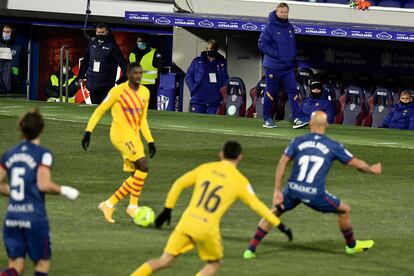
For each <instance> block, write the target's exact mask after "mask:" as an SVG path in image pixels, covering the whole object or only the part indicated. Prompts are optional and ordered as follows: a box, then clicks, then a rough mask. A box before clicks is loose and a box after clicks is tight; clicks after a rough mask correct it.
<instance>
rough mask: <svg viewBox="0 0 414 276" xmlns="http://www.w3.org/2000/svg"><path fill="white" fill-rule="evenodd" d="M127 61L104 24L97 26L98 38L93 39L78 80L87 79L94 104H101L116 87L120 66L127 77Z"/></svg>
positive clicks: (87, 85)
mask: <svg viewBox="0 0 414 276" xmlns="http://www.w3.org/2000/svg"><path fill="white" fill-rule="evenodd" d="M126 64H127V62H126V60H125V58H124V56H123V55H122V53H121V50H120V49H119V46H118V45H117V44H116V42H115V40H114V39H113V37H112V36H111V35H110V34H109V31H108V27H107V25H106V24H104V23H99V24H98V25H97V26H96V36H95V37H93V38H92V39H91V40H90V42H89V44H88V48H87V50H86V53H85V56H84V58H83V60H82V62H81V66H80V69H79V76H78V79H79V81H80V82H82V81H84V80H85V78H86V79H87V82H86V87H87V88H88V90H89V91H90V94H91V101H92V103H93V104H100V103H101V102H102V101H103V100H104V99H105V97H106V95H107V94H108V92H109V90H110V89H111V88H112V87H113V86H114V84H115V81H116V72H117V68H118V66H120V67H121V70H122V73H123V75H124V76H125V75H126Z"/></svg>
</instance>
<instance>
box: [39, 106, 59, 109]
mask: <svg viewBox="0 0 414 276" xmlns="http://www.w3.org/2000/svg"><path fill="white" fill-rule="evenodd" d="M41 108H42V109H43V108H49V109H52V108H61V106H42V107H41Z"/></svg>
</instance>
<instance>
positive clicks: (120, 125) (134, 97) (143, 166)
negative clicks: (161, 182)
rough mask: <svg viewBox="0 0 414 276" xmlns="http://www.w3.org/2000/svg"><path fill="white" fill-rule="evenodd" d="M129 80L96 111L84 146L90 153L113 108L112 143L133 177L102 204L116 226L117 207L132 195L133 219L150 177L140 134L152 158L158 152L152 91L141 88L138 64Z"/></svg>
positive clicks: (130, 70) (129, 69)
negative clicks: (151, 119)
mask: <svg viewBox="0 0 414 276" xmlns="http://www.w3.org/2000/svg"><path fill="white" fill-rule="evenodd" d="M127 77H128V81H127V82H124V83H122V84H120V85H118V86H115V87H114V88H112V89H111V91H109V93H108V96H107V97H106V98H105V100H104V101H103V102H102V103H101V104H100V105H99V106H98V107H97V108H96V109H95V111H94V113H93V114H92V117H91V118H90V120H89V123H88V126H87V127H86V131H85V135H84V137H83V139H82V147H83V148H84V149H85V150H87V148H88V147H89V143H90V139H91V133H92V131H93V129H94V128H95V126H96V125H97V124H98V122H99V120H100V119H101V118H102V116H103V115H104V113H105V112H106V111H107V110H108V109H111V113H112V125H111V131H110V138H111V142H112V144H113V145H114V147H115V148H116V149H117V150H119V152H120V153H121V155H122V158H123V160H124V168H123V169H124V171H125V172H128V173H131V176H130V177H128V178H127V179H126V180H125V181H124V182H123V184H122V185H121V187H120V188H119V189H118V190H117V191H116V192H115V193H114V194H113V195H112V196H111V197H110V198H108V199H107V200H106V201H103V202H101V203H100V204H99V209H101V211H102V212H103V213H104V216H105V219H106V220H107V221H108V222H109V223H115V221H114V219H113V218H112V215H113V212H114V210H115V208H114V206H115V205H116V204H117V203H118V202H119V201H120V200H121V199H123V198H124V197H125V196H126V195H128V194H130V202H129V205H128V208H127V210H126V211H127V214H128V215H129V216H131V217H133V215H134V212H135V210H136V209H137V208H138V198H139V195H140V194H141V190H142V188H143V187H144V181H145V179H146V178H147V175H148V165H147V159H146V158H145V152H144V146H143V144H142V142H141V138H140V134H142V136H144V138H145V140H146V141H147V143H148V147H149V153H150V158H152V157H153V156H154V155H155V152H156V148H155V145H154V138H152V135H151V132H150V129H149V126H148V121H147V112H148V103H149V90H148V89H147V88H146V87H145V86H143V85H140V81H141V78H142V68H141V66H140V65H139V64H138V63H135V62H134V63H130V64H129V65H128V67H127Z"/></svg>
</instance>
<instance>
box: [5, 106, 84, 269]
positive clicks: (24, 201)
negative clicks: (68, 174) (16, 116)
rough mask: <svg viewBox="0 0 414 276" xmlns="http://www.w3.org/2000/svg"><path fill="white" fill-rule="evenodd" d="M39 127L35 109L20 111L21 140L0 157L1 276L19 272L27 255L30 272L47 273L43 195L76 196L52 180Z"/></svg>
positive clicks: (41, 124)
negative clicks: (1, 199)
mask: <svg viewBox="0 0 414 276" xmlns="http://www.w3.org/2000/svg"><path fill="white" fill-rule="evenodd" d="M43 127H44V122H43V119H42V116H41V115H40V113H39V111H38V110H37V109H36V110H34V111H32V112H27V113H26V114H24V115H23V116H22V117H21V119H20V121H19V129H20V132H21V134H22V138H23V141H21V142H20V143H19V144H17V145H16V146H14V147H13V148H11V149H10V150H8V151H6V152H5V153H4V155H3V156H2V157H1V160H0V193H1V194H3V195H5V196H8V197H9V205H8V206H7V213H6V217H5V219H4V227H3V239H4V244H5V246H6V251H7V255H8V257H9V260H8V268H7V269H5V270H3V271H0V275H1V276H9V275H13V276H16V275H21V274H22V273H23V270H24V261H25V257H26V255H27V254H28V255H29V257H30V259H32V261H33V262H34V263H35V269H36V272H35V274H34V275H35V276H45V275H47V273H48V271H49V260H50V257H51V249H50V233H49V223H48V218H47V214H46V207H45V194H46V193H47V194H60V195H64V196H66V197H67V198H69V199H71V200H74V199H76V198H77V197H78V195H79V192H78V190H76V189H75V188H72V187H68V186H59V185H57V184H55V183H54V182H53V181H52V179H51V171H50V168H51V166H52V154H51V152H50V151H48V150H47V149H45V148H43V147H42V146H40V145H39V144H40V140H39V135H40V133H41V132H42V130H43ZM7 178H8V183H7Z"/></svg>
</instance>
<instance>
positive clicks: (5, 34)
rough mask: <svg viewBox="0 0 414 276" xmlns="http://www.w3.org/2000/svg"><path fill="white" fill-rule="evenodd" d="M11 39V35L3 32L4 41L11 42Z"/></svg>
mask: <svg viewBox="0 0 414 276" xmlns="http://www.w3.org/2000/svg"><path fill="white" fill-rule="evenodd" d="M10 39H11V34H9V33H5V32H3V40H4V41H9V40H10Z"/></svg>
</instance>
